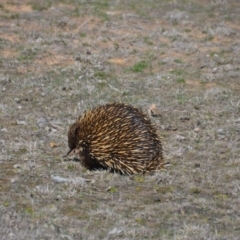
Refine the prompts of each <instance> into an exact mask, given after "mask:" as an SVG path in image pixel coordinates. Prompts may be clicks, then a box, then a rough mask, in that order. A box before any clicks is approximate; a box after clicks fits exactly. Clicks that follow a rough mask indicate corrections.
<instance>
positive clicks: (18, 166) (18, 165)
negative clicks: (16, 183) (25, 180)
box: [13, 163, 22, 169]
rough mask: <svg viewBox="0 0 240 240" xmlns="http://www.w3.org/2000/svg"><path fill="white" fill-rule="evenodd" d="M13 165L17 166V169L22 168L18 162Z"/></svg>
mask: <svg viewBox="0 0 240 240" xmlns="http://www.w3.org/2000/svg"><path fill="white" fill-rule="evenodd" d="M13 167H14V168H16V169H22V166H21V165H20V164H18V163H17V164H14V165H13Z"/></svg>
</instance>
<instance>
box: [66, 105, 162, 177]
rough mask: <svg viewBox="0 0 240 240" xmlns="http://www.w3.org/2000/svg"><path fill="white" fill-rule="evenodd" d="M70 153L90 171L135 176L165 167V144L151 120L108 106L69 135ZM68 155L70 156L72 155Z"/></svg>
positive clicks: (133, 109) (93, 112)
mask: <svg viewBox="0 0 240 240" xmlns="http://www.w3.org/2000/svg"><path fill="white" fill-rule="evenodd" d="M68 145H69V148H70V151H69V153H71V152H75V153H78V154H79V158H80V161H81V163H82V165H83V166H84V167H86V168H87V169H90V170H92V169H97V168H105V169H110V170H112V171H116V172H120V173H124V174H135V173H146V172H152V171H154V170H157V169H162V168H164V165H165V164H166V163H165V161H164V159H163V154H162V143H161V140H160V138H159V136H158V134H157V132H156V129H155V128H154V126H153V125H152V124H151V122H150V120H149V118H148V117H147V116H146V115H145V114H144V113H143V112H142V111H140V110H139V109H138V108H136V107H133V106H130V105H127V104H123V103H109V104H106V105H103V106H98V107H96V108H94V109H93V110H90V111H87V112H85V113H84V114H83V115H82V116H80V117H79V118H78V120H77V121H76V122H75V123H74V124H73V125H72V126H71V127H70V129H69V132H68ZM69 153H68V154H69Z"/></svg>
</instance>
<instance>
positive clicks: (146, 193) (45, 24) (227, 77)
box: [0, 0, 240, 240]
mask: <svg viewBox="0 0 240 240" xmlns="http://www.w3.org/2000/svg"><path fill="white" fill-rule="evenodd" d="M212 4H213V5H214V6H207V5H206V4H204V3H203V2H201V1H200V2H199V1H196V0H193V1H186V0H179V1H175V2H174V3H173V1H172V2H169V1H154V0H148V1H147V0H140V1H135V0H129V1H125V0H123V1H106V0H101V1H73V0H56V1H35V0H28V1H27V0H22V1H16V0H11V1H2V2H1V4H0V20H1V39H0V49H1V54H0V65H1V71H0V89H1V90H0V91H1V92H0V95H1V96H0V226H1V227H0V235H1V239H19V240H22V239H176V240H178V239H179V240H180V239H215V240H217V239H238V238H239V235H240V228H239V226H240V220H239V213H238V212H239V211H238V205H239V199H238V196H239V194H240V192H239V187H238V186H239V184H240V182H239V181H240V175H239V166H240V165H239V156H240V145H239V96H240V88H239V74H240V73H239V67H238V66H239V46H238V42H239V37H240V36H239V35H240V33H239V31H238V28H239V27H238V21H237V20H238V19H239V17H237V16H240V9H239V8H237V7H236V5H237V1H228V2H227V3H226V1H213V3H212ZM16 6H17V7H16ZM173 8H174V12H176V13H179V12H180V13H181V14H180V18H179V19H175V20H174V17H175V15H173ZM16 9H17V10H16ZM181 16H184V17H181ZM65 19H67V21H65ZM226 19H227V24H225V25H224V28H222V23H223V22H225V20H226ZM30 20H31V21H30ZM61 22H64V23H65V22H66V26H65V27H59V23H61ZM176 23H177V25H176ZM221 29H223V30H222V31H221ZM210 30H211V31H210ZM215 30H216V31H215ZM217 30H218V31H217ZM224 32H231V34H229V35H228V34H224ZM215 68H217V71H213V69H215ZM126 69H127V71H126ZM26 99H27V100H26ZM114 101H119V102H126V103H129V104H133V105H134V106H137V107H139V108H141V109H143V111H145V112H148V109H149V106H151V104H155V105H156V108H157V109H158V110H159V112H160V113H161V116H162V117H161V118H159V117H151V121H152V122H153V123H154V124H155V125H156V127H157V130H158V132H159V134H160V135H161V137H162V138H163V149H164V156H165V158H167V159H168V160H169V161H170V163H171V166H170V167H169V168H168V169H167V170H166V171H157V172H156V173H154V174H152V175H151V174H150V175H144V176H142V175H134V176H125V175H120V174H116V173H110V172H108V171H92V172H89V171H87V170H86V169H85V168H83V167H82V166H81V165H80V163H79V162H78V161H76V160H74V159H73V158H72V159H71V160H70V161H65V160H64V159H63V157H62V156H63V155H64V154H66V152H67V151H68V146H67V131H68V128H69V125H70V124H72V123H73V122H74V121H75V120H76V119H77V117H78V116H79V115H80V114H83V113H84V111H85V110H87V109H90V108H92V107H94V106H96V105H98V104H104V103H107V102H114ZM52 143H54V146H53V144H52ZM54 176H55V178H54Z"/></svg>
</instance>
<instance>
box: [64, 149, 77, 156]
mask: <svg viewBox="0 0 240 240" xmlns="http://www.w3.org/2000/svg"><path fill="white" fill-rule="evenodd" d="M73 153H75V149H70V150H69V151H68V152H67V154H66V155H64V156H63V157H68V156H69V155H71V154H73Z"/></svg>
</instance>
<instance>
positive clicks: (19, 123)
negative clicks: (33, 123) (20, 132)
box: [17, 120, 27, 125]
mask: <svg viewBox="0 0 240 240" xmlns="http://www.w3.org/2000/svg"><path fill="white" fill-rule="evenodd" d="M17 125H27V123H26V122H25V121H19V120H17Z"/></svg>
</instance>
